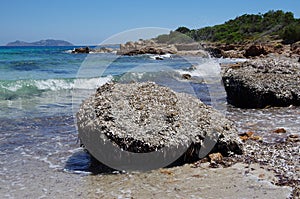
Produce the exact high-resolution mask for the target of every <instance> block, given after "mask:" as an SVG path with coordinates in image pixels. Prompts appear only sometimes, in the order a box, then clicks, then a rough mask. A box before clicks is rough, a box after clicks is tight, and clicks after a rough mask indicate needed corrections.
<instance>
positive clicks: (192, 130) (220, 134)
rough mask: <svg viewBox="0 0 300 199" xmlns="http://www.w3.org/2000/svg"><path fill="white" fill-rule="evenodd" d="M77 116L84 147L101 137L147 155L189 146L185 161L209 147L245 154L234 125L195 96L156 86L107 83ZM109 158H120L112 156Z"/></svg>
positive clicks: (123, 148)
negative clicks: (89, 140) (95, 137)
mask: <svg viewBox="0 0 300 199" xmlns="http://www.w3.org/2000/svg"><path fill="white" fill-rule="evenodd" d="M76 117H77V126H78V131H79V138H80V139H81V141H82V143H83V145H85V141H84V139H83V138H87V137H89V136H92V135H97V136H99V137H98V138H99V139H101V140H102V139H103V140H105V139H109V140H110V142H111V143H113V145H115V146H118V147H119V148H121V149H122V150H124V151H130V152H134V153H148V152H153V151H157V150H159V149H161V148H165V147H167V148H169V149H171V152H172V151H174V150H176V149H177V150H178V147H179V146H181V145H184V144H186V143H187V142H189V143H190V145H189V146H190V147H189V148H188V150H185V151H186V152H185V153H184V154H183V155H182V156H181V157H180V158H179V159H177V161H179V162H181V163H185V162H190V161H196V160H198V159H199V157H200V151H201V150H202V149H203V150H206V149H207V150H208V149H210V150H209V151H207V154H205V155H208V153H209V152H210V153H217V152H219V153H221V154H222V155H223V156H227V155H228V154H231V153H237V154H241V153H242V145H241V141H240V139H239V138H238V132H237V130H236V128H235V127H234V125H233V123H232V122H231V121H229V120H227V119H226V118H225V117H224V116H223V115H222V114H220V113H219V112H218V111H216V110H214V109H213V108H211V107H209V106H207V105H205V104H204V103H202V102H201V101H200V100H199V99H197V98H195V97H193V96H191V95H188V94H184V93H177V92H174V91H173V90H171V89H169V88H167V87H163V86H159V85H157V84H155V83H151V82H144V83H128V84H120V83H108V84H105V85H103V86H101V87H99V88H98V89H97V91H96V93H95V94H93V95H92V96H90V97H89V98H87V99H86V100H85V101H84V102H83V103H82V104H81V107H80V109H79V111H78V113H77V115H76ZM206 138H209V139H211V141H212V142H211V143H213V145H212V147H211V148H209V146H208V145H205V143H206V142H205V139H206ZM102 143H107V142H105V141H103V142H102ZM99 144H100V143H99ZM171 152H170V153H167V154H165V155H166V156H168V155H170V154H171ZM92 155H93V154H92ZM104 155H105V156H109V157H111V158H113V157H114V156H116V158H118V157H117V156H118V155H115V154H114V153H113V152H111V154H104ZM100 161H101V160H100Z"/></svg>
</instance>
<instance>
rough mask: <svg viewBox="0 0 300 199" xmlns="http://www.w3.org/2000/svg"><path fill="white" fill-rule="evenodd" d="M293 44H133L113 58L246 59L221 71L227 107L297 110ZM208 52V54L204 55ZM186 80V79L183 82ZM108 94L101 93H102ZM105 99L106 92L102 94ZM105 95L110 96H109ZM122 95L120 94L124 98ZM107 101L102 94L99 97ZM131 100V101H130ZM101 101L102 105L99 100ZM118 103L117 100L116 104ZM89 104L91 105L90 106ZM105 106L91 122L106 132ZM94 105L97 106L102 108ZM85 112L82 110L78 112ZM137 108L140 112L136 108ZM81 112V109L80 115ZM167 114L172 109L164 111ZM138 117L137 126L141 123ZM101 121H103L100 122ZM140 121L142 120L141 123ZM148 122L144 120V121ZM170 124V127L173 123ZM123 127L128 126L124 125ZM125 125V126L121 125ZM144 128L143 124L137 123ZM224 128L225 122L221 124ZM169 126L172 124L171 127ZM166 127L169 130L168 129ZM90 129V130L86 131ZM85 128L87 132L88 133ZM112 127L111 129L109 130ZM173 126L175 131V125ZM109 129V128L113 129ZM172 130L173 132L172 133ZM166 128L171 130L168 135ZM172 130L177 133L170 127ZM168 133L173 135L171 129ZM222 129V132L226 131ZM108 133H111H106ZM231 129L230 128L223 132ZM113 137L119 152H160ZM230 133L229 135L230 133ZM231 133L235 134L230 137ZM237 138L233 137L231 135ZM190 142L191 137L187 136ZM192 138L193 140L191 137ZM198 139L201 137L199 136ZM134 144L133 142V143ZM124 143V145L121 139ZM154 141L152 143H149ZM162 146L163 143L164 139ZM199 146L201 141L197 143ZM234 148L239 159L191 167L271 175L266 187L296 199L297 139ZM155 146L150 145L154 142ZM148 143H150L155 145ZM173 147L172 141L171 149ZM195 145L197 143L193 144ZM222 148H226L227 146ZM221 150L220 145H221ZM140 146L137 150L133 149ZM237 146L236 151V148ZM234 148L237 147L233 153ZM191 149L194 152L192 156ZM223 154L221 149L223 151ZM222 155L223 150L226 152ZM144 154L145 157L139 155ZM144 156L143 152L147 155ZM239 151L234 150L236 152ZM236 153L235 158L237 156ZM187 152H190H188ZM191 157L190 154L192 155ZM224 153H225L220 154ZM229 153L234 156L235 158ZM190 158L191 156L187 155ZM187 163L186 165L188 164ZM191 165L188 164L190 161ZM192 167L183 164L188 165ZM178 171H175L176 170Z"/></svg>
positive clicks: (211, 158)
mask: <svg viewBox="0 0 300 199" xmlns="http://www.w3.org/2000/svg"><path fill="white" fill-rule="evenodd" d="M299 46H300V45H299V42H298V43H295V44H293V45H282V44H280V43H278V42H273V43H272V42H271V43H269V44H255V43H253V44H248V45H243V46H242V45H225V44H201V45H199V44H196V43H193V44H180V45H177V46H175V45H165V44H164V45H162V44H156V43H153V42H151V41H148V40H147V41H139V42H127V43H126V44H123V45H121V46H120V50H119V51H118V52H117V53H118V54H120V55H129V56H131V55H138V54H157V55H163V54H168V53H170V54H177V55H188V56H200V57H209V56H210V55H213V56H214V57H224V58H225V57H229V58H248V61H246V62H244V63H235V64H229V65H226V66H225V65H223V66H221V67H222V70H223V73H222V80H223V83H224V87H225V89H226V92H227V100H228V102H229V103H230V104H232V105H234V106H236V107H242V108H265V107H268V106H289V105H295V106H299V105H300V95H299V93H300V90H299V88H298V86H297V85H298V83H299V82H300V79H299V78H300V63H299V55H300V50H299ZM207 52H209V54H210V55H209V54H208V53H207ZM187 79H188V78H187ZM110 89H111V88H106V91H108V90H110ZM106 91H105V89H104V90H101V89H100V90H98V91H97V92H98V95H97V97H98V98H99V97H100V96H102V95H103V94H104V93H105V92H106ZM108 93H110V92H108ZM110 94H111V93H110ZM110 94H109V95H110ZM125 94H126V92H125V93H124V95H125ZM109 95H107V94H104V96H105V97H108V96H109ZM136 97H137V96H136ZM136 99H137V98H136ZM93 100H94V99H91V98H90V99H88V100H87V101H85V102H84V104H85V105H83V106H82V111H81V112H80V113H79V115H78V116H79V117H82V118H84V117H86V116H84V115H85V113H84V112H86V110H88V109H89V108H88V107H89V106H90V107H94V105H92V104H94V103H95V102H92V101H93ZM102 100H104V99H102ZM119 101H120V102H121V101H122V100H119ZM91 102H92V103H91ZM109 102H110V100H108V101H107V99H106V101H105V100H104V101H102V102H101V103H102V105H105V106H107V107H108V109H107V110H102V109H99V110H98V109H97V111H98V112H99V114H98V117H99V118H101V119H100V120H97V122H100V121H105V122H104V123H106V124H105V125H104V123H103V122H102V124H101V125H102V126H103V125H104V126H108V125H107V124H108V123H110V124H109V125H111V124H112V121H113V120H114V119H112V115H111V113H112V112H111V110H112V109H111V107H112V106H114V105H113V104H109ZM136 102H137V101H136ZM101 103H100V104H98V105H100V106H102V105H101ZM135 104H136V105H134V107H135V109H136V110H139V112H140V113H139V114H140V116H141V115H145V114H146V112H144V113H142V112H143V111H142V110H143V109H144V106H145V104H144V105H143V104H140V103H135ZM84 106H85V107H84ZM141 107H142V108H141ZM83 109H85V110H84V111H83ZM170 109H172V110H173V109H174V107H173V108H170ZM146 115H147V114H146ZM140 116H139V121H142V120H143V119H142V120H141V117H140ZM176 116H177V115H176V114H175V115H174V114H172V113H171V115H170V117H166V118H168V119H169V121H171V120H172V121H173V120H174V121H175V123H176V120H175V118H176ZM105 118H106V119H105ZM144 119H145V118H144ZM147 119H148V118H146V120H147ZM174 121H173V122H174ZM126 122H128V121H126ZM126 122H125V123H126ZM143 122H145V120H143ZM225 123H226V122H225ZM122 124H124V123H122ZM78 125H79V128H82V129H84V128H86V126H87V125H86V119H82V120H81V119H79V123H78ZM172 125H173V124H172ZM172 125H171V126H172ZM92 126H93V125H92ZM92 126H91V128H92ZM113 126H114V125H113ZM175 126H176V125H175ZM114 127H115V126H114ZM172 128H173V127H172ZM172 128H171V129H172ZM174 128H175V129H176V128H178V127H174ZM174 128H173V129H174ZM227 128H228V127H227ZM110 129H111V128H110ZM229 129H231V127H229ZM114 130H116V131H115V133H112V134H111V131H107V132H106V135H108V136H110V139H112V140H114V142H115V143H116V144H117V145H119V146H121V147H123V149H125V150H131V151H133V152H140V151H141V150H142V151H143V152H149V151H153V150H155V149H159V148H160V147H162V145H160V144H154V145H147V146H144V144H146V143H147V142H148V141H150V140H151V139H149V140H148V141H147V142H141V141H137V140H138V139H137V138H134V137H133V138H132V139H127V141H126V142H123V141H121V140H124V138H125V137H126V135H125V134H126V132H125V133H124V134H122V133H121V134H118V133H116V132H117V129H114ZM231 130H232V129H231ZM234 132H236V131H234ZM236 133H237V132H236ZM193 136H195V135H193ZM196 137H197V136H196ZM200 137H203V135H201V136H200ZM162 138H163V137H162ZM134 139H136V141H134ZM125 140H126V139H125ZM153 140H155V139H152V141H153ZM163 140H166V138H164V139H163ZM200 140H201V139H200ZM233 140H235V141H234V142H235V143H238V142H240V141H242V140H244V143H243V148H244V150H243V151H244V152H243V154H242V155H241V154H239V155H238V154H234V153H233V154H232V153H227V152H228V151H230V150H227V152H226V150H224V148H223V149H222V150H219V151H218V150H214V151H212V152H211V153H210V154H209V155H208V156H207V157H206V158H204V159H202V160H199V161H197V162H196V163H194V164H192V165H194V167H205V165H206V166H207V165H208V167H213V168H215V167H225V168H227V167H228V166H232V165H236V164H239V163H242V164H244V165H246V166H245V168H244V169H245V170H246V171H245V172H249V173H253V172H255V171H261V172H262V171H268V172H271V173H273V174H274V177H273V178H272V179H271V180H270V179H269V181H270V182H271V183H272V184H274V185H278V186H289V187H292V188H293V193H292V195H290V196H289V197H290V198H299V197H300V196H299V195H300V191H299V189H300V188H299V179H300V176H299V171H300V169H299V144H300V142H299V137H298V135H292V137H291V139H289V140H286V141H285V142H282V143H273V144H268V143H265V142H263V141H262V140H261V139H240V140H239V141H238V139H236V138H233ZM155 142H156V141H155ZM155 142H154V143H155ZM176 142H177V141H175V143H176ZM157 143H158V142H157ZM199 143H200V142H199ZM224 143H225V146H226V145H227V146H229V145H228V143H227V144H226V142H224ZM221 145H222V144H221ZM137 146H140V147H137ZM236 146H239V145H236ZM199 147H201V145H198V146H197V147H195V148H193V149H192V150H191V151H193V152H194V154H193V153H190V154H185V157H186V155H190V157H189V158H191V157H195V156H197V155H198V154H197V150H198V151H199ZM238 148H240V147H238ZM195 149H197V150H195ZM225 149H226V147H225ZM227 149H228V148H227ZM144 150H146V151H144ZM147 150H148V151H147ZM237 151H239V150H237ZM237 151H236V152H237ZM189 152H190V151H189ZM195 152H196V153H195ZM224 152H225V153H224ZM236 152H235V153H236ZM191 154H193V155H191ZM190 160H191V159H190ZM195 160H196V159H193V158H192V161H195ZM192 161H186V162H187V163H190V162H192ZM253 165H258V167H259V168H254V167H253ZM179 170H180V169H179ZM265 175H266V174H264V173H259V174H258V178H259V179H261V180H263V179H266V177H267V176H265Z"/></svg>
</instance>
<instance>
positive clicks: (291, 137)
mask: <svg viewBox="0 0 300 199" xmlns="http://www.w3.org/2000/svg"><path fill="white" fill-rule="evenodd" d="M287 142H300V137H299V135H296V134H291V135H289V136H288V138H287Z"/></svg>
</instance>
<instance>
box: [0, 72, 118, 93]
mask: <svg viewBox="0 0 300 199" xmlns="http://www.w3.org/2000/svg"><path fill="white" fill-rule="evenodd" d="M111 80H112V76H107V77H94V78H84V79H83V78H81V79H80V78H78V79H46V80H17V81H12V82H9V83H7V82H0V89H4V90H7V91H11V92H18V91H21V90H28V91H30V90H31V91H32V92H34V90H41V91H46V90H50V91H59V90H69V89H95V88H97V87H99V86H101V85H103V84H105V83H107V82H109V81H111Z"/></svg>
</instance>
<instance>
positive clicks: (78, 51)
mask: <svg viewBox="0 0 300 199" xmlns="http://www.w3.org/2000/svg"><path fill="white" fill-rule="evenodd" d="M72 53H75V54H76V53H90V48H89V47H85V48H83V47H82V48H74V50H72Z"/></svg>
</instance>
